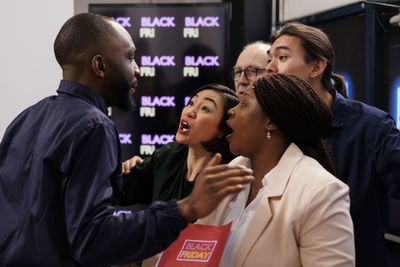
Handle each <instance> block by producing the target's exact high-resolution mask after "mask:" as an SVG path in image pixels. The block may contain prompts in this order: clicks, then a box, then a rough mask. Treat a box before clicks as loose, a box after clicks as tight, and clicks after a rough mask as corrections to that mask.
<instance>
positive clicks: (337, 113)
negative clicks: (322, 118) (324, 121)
mask: <svg viewBox="0 0 400 267" xmlns="http://www.w3.org/2000/svg"><path fill="white" fill-rule="evenodd" d="M333 97H334V99H333V103H332V106H331V111H332V115H333V120H332V123H331V126H332V127H341V126H343V122H344V120H345V117H346V116H345V112H346V107H347V105H346V99H345V98H344V96H342V95H341V94H339V93H337V92H336V93H335V95H334V96H333Z"/></svg>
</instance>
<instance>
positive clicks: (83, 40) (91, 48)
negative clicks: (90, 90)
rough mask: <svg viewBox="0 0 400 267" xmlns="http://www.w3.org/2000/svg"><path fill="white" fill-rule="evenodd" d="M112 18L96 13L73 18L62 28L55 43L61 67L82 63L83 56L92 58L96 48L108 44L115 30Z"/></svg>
mask: <svg viewBox="0 0 400 267" xmlns="http://www.w3.org/2000/svg"><path fill="white" fill-rule="evenodd" d="M110 21H113V20H112V19H111V18H108V17H105V16H101V15H98V14H94V13H82V14H78V15H75V16H73V17H72V18H70V19H69V20H67V22H65V24H64V25H63V26H62V28H61V30H60V32H59V33H58V35H57V37H56V40H55V41H54V53H55V56H56V59H57V62H58V63H59V64H60V66H63V65H70V64H73V65H77V64H79V63H82V62H81V60H82V58H81V56H87V58H88V59H90V58H91V56H93V55H91V54H93V53H96V52H97V51H96V47H101V44H102V43H104V42H106V41H107V39H106V37H110V36H111V35H112V34H114V33H115V30H114V29H113V27H112V26H111V24H110Z"/></svg>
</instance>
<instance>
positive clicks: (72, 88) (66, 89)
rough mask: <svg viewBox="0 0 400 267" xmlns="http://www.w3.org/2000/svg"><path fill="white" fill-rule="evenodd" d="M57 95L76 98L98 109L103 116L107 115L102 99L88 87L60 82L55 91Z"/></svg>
mask: <svg viewBox="0 0 400 267" xmlns="http://www.w3.org/2000/svg"><path fill="white" fill-rule="evenodd" d="M57 93H58V94H59V95H62V94H67V95H70V96H74V97H78V98H80V99H82V100H84V101H86V102H88V103H90V104H92V105H94V106H95V107H97V108H98V109H100V110H101V111H102V112H103V113H104V114H106V115H107V105H106V102H105V101H104V99H103V98H102V97H101V96H100V95H98V94H97V93H96V92H95V91H93V90H92V89H90V88H89V87H87V86H85V85H83V84H80V83H76V82H71V81H67V80H61V81H60V85H59V87H58V89H57Z"/></svg>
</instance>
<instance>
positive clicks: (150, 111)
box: [139, 107, 156, 118]
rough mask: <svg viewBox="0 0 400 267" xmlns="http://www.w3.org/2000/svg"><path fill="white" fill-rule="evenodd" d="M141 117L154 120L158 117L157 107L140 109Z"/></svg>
mask: <svg viewBox="0 0 400 267" xmlns="http://www.w3.org/2000/svg"><path fill="white" fill-rule="evenodd" d="M139 116H140V117H142V118H143V117H150V118H154V117H155V116H156V108H155V107H140V109H139Z"/></svg>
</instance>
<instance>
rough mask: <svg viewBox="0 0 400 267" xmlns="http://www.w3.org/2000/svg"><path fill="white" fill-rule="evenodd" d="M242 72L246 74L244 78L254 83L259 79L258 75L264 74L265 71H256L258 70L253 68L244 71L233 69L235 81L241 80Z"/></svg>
mask: <svg viewBox="0 0 400 267" xmlns="http://www.w3.org/2000/svg"><path fill="white" fill-rule="evenodd" d="M242 72H244V77H245V78H246V79H247V80H248V81H253V80H255V79H256V78H257V75H258V74H260V73H264V72H265V69H256V68H252V67H247V68H245V69H244V70H242V69H240V68H233V69H232V78H233V80H235V81H236V80H239V79H240V77H241V76H242Z"/></svg>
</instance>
